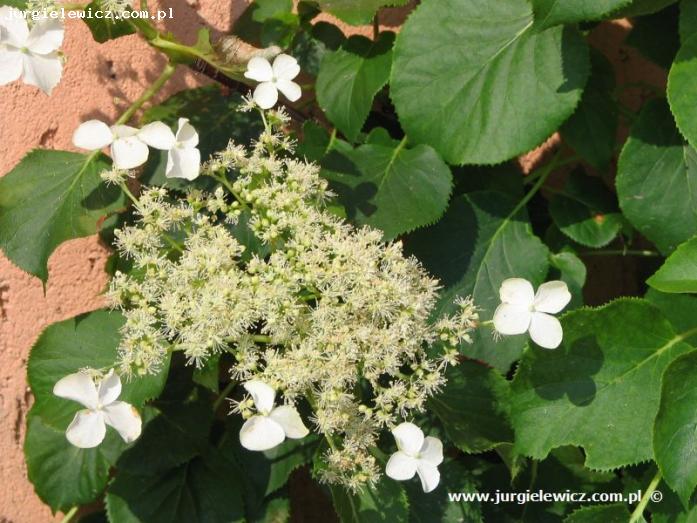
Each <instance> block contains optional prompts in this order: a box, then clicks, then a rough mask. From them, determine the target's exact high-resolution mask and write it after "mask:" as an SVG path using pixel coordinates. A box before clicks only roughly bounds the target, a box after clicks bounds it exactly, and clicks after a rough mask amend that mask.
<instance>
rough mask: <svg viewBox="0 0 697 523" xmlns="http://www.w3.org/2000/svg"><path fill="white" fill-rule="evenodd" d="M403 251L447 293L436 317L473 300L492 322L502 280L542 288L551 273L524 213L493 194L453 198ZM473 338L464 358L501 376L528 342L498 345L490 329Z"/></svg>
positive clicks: (516, 339)
mask: <svg viewBox="0 0 697 523" xmlns="http://www.w3.org/2000/svg"><path fill="white" fill-rule="evenodd" d="M405 246H406V250H407V252H409V253H410V254H414V255H416V257H417V258H419V259H420V260H421V262H422V263H423V264H424V266H425V267H426V269H427V270H428V271H429V272H430V273H431V274H432V275H434V276H435V277H437V278H438V279H439V280H440V281H441V284H442V285H443V286H444V287H445V288H444V290H443V291H442V292H441V299H440V301H439V303H438V306H437V307H436V310H435V312H434V315H435V316H440V315H442V314H444V313H448V312H453V311H454V309H455V305H454V303H453V301H454V299H455V298H456V297H458V296H468V295H470V296H472V297H473V298H474V302H475V303H476V304H477V306H478V307H479V308H480V309H481V310H480V313H479V315H480V318H481V319H482V320H483V321H484V320H489V319H491V318H492V317H493V315H494V310H496V307H497V306H498V304H499V288H500V286H501V283H502V282H503V280H505V279H506V278H512V277H519V278H526V279H527V280H530V281H532V282H533V284H535V285H539V284H540V283H542V282H543V281H544V278H545V275H546V274H547V269H548V261H547V260H548V254H549V252H548V250H547V247H545V245H544V244H543V243H542V242H541V241H540V240H539V238H537V237H536V236H534V235H533V233H532V228H531V226H530V223H529V222H528V217H527V212H526V210H525V209H524V208H519V207H518V205H516V200H513V199H512V198H511V197H510V196H509V195H506V194H503V193H497V192H493V191H482V192H474V193H470V194H466V195H463V196H459V197H457V198H455V199H454V200H453V201H452V202H451V204H450V207H449V208H448V211H447V212H446V213H445V216H443V218H441V220H440V221H439V222H438V223H437V224H436V225H434V226H433V227H429V228H427V229H423V230H421V231H416V232H414V233H413V234H411V235H410V236H409V237H408V238H406V240H405ZM472 338H473V343H472V345H464V346H463V347H461V351H462V353H463V354H464V355H465V356H467V357H469V358H474V359H480V360H483V361H486V362H487V363H489V364H491V365H493V366H494V367H496V368H497V369H498V370H500V371H502V372H507V371H508V368H509V367H510V364H511V363H512V362H513V361H514V360H516V359H518V356H520V354H521V352H522V351H523V348H524V346H525V343H526V341H527V336H526V335H521V336H508V337H506V338H504V339H502V340H500V341H498V342H496V341H495V340H494V339H493V337H492V335H491V331H488V330H486V329H477V331H476V332H475V333H474V334H473V337H472Z"/></svg>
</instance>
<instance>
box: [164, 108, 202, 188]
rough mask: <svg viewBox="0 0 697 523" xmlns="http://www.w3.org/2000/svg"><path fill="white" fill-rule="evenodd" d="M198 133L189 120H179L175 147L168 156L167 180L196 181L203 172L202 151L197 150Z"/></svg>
mask: <svg viewBox="0 0 697 523" xmlns="http://www.w3.org/2000/svg"><path fill="white" fill-rule="evenodd" d="M197 145H198V133H197V132H196V129H194V128H193V126H192V125H191V124H190V123H189V120H188V118H179V128H178V129H177V135H176V136H175V141H174V145H173V146H172V147H171V148H170V150H169V154H168V155H167V168H166V169H165V176H167V178H184V179H186V180H194V179H195V178H198V175H199V173H200V172H201V151H199V150H198V149H197V147H196V146H197Z"/></svg>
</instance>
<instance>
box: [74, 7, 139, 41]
mask: <svg viewBox="0 0 697 523" xmlns="http://www.w3.org/2000/svg"><path fill="white" fill-rule="evenodd" d="M127 9H128V11H130V12H131V13H132V12H133V9H131V7H130V6H128V7H127ZM84 10H85V12H86V13H90V14H92V15H93V16H89V14H88V15H87V16H86V17H85V18H83V19H82V20H83V21H84V22H85V23H86V24H87V27H89V28H90V31H91V32H92V37H93V38H94V39H95V40H96V41H97V42H99V43H104V42H106V41H107V40H113V39H114V38H119V37H120V36H126V35H130V34H133V33H135V32H136V30H135V28H134V27H133V26H132V25H131V24H130V23H129V22H128V21H127V20H125V19H118V20H117V19H115V18H97V17H96V16H94V13H102V16H103V13H104V12H106V11H107V10H108V9H105V8H104V6H103V0H94V1H93V2H91V3H90V4H88V5H87V6H86V7H85V8H84Z"/></svg>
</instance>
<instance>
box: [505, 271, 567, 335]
mask: <svg viewBox="0 0 697 523" xmlns="http://www.w3.org/2000/svg"><path fill="white" fill-rule="evenodd" d="M499 296H500V298H501V305H499V306H498V308H497V309H496V312H494V328H495V329H496V330H497V331H498V332H499V333H501V334H505V335H513V334H523V333H524V332H529V333H530V337H531V338H532V341H534V342H535V343H537V344H538V345H539V346H540V347H544V348H545V349H556V348H557V347H558V346H559V344H560V343H561V341H562V338H563V334H564V333H563V331H562V327H561V323H559V320H557V319H556V318H555V317H554V316H551V315H552V314H556V313H558V312H560V311H561V310H562V309H563V308H564V307H566V305H567V304H568V303H569V301H570V300H571V294H570V293H569V289H568V288H567V286H566V283H564V282H563V281H558V280H556V281H549V282H547V283H543V284H542V285H540V287H539V289H537V294H535V291H534V289H533V287H532V284H531V283H530V282H529V281H527V280H525V279H523V278H509V279H507V280H505V281H504V282H503V283H502V284H501V289H500V290H499Z"/></svg>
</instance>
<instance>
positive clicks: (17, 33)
mask: <svg viewBox="0 0 697 523" xmlns="http://www.w3.org/2000/svg"><path fill="white" fill-rule="evenodd" d="M63 34H64V30H63V23H62V22H61V21H60V20H58V19H57V18H42V19H40V20H37V21H36V23H35V24H34V26H33V27H32V28H31V31H30V30H29V26H28V24H27V20H26V18H25V17H24V14H23V13H22V11H20V10H19V9H17V8H15V7H8V6H3V7H0V85H4V84H7V83H10V82H14V81H15V80H18V79H19V78H22V79H23V80H24V83H26V84H30V85H35V86H36V87H38V88H39V89H41V90H42V91H43V92H45V93H46V94H51V91H52V90H53V88H54V87H55V86H56V85H58V82H59V81H60V79H61V75H62V73H63V62H62V60H61V56H60V55H59V54H58V48H59V47H60V46H61V44H62V43H63Z"/></svg>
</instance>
